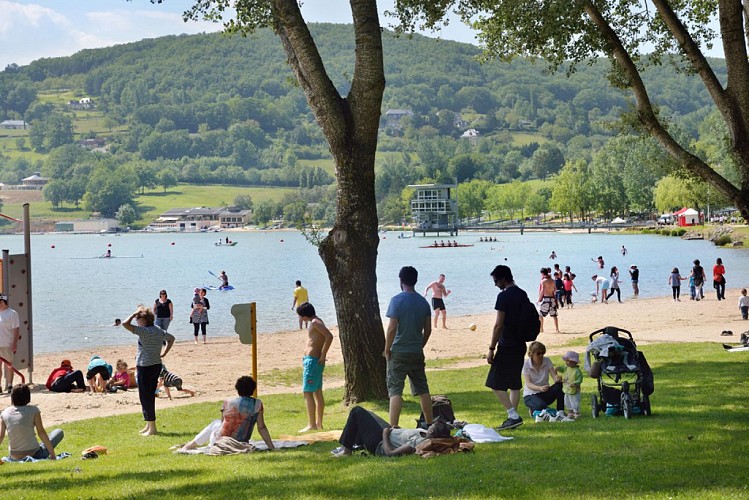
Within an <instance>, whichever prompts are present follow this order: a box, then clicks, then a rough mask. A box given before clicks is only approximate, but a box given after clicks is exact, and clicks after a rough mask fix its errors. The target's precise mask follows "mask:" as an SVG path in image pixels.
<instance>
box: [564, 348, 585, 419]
mask: <svg viewBox="0 0 749 500" xmlns="http://www.w3.org/2000/svg"><path fill="white" fill-rule="evenodd" d="M562 359H563V360H564V363H565V365H566V366H563V367H560V369H559V371H561V372H562V392H563V393H564V407H565V409H566V410H567V416H569V417H570V418H577V417H579V416H580V385H581V384H582V383H583V372H582V370H580V367H579V366H578V365H579V364H580V356H579V355H578V354H577V353H576V352H575V351H567V354H565V355H564V356H562Z"/></svg>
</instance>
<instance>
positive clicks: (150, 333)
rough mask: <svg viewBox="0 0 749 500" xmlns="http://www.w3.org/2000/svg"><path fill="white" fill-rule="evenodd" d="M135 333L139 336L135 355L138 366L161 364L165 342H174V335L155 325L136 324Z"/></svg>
mask: <svg viewBox="0 0 749 500" xmlns="http://www.w3.org/2000/svg"><path fill="white" fill-rule="evenodd" d="M133 333H134V334H135V335H137V336H138V352H137V354H136V355H135V364H136V365H137V366H153V365H160V364H161V347H162V346H163V345H164V342H170V341H171V342H174V335H172V334H171V333H167V332H165V331H164V330H162V329H161V328H159V327H158V326H155V325H153V326H136V327H135V329H134V330H133Z"/></svg>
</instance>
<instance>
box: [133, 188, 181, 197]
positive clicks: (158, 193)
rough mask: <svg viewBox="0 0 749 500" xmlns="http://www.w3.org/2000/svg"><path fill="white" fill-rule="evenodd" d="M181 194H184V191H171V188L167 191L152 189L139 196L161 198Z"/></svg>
mask: <svg viewBox="0 0 749 500" xmlns="http://www.w3.org/2000/svg"><path fill="white" fill-rule="evenodd" d="M181 194H182V191H170V190H167V191H166V192H164V191H150V192H147V193H143V194H139V195H138V196H142V197H156V198H159V197H164V196H180V195H181Z"/></svg>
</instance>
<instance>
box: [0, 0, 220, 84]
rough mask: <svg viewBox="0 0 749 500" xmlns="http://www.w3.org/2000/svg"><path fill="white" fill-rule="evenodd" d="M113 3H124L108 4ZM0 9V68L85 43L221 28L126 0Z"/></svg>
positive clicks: (2, 4) (1, 1)
mask: <svg viewBox="0 0 749 500" xmlns="http://www.w3.org/2000/svg"><path fill="white" fill-rule="evenodd" d="M40 2H45V0H40ZM112 5H117V6H124V7H117V8H108V7H112ZM149 5H150V4H149ZM128 7H129V8H128ZM90 8H93V9H95V10H89V9H90ZM0 12H2V16H0V44H1V45H2V50H0V70H2V68H4V67H5V66H6V65H8V64H10V63H17V64H21V65H23V64H28V63H30V62H31V61H33V60H35V59H39V58H42V57H57V56H67V55H72V54H74V53H75V52H78V51H79V50H82V49H86V48H98V47H107V46H111V45H115V44H120V43H127V42H133V41H137V40H141V39H143V38H155V37H159V36H164V35H170V34H182V33H188V34H193V33H201V32H210V31H218V30H219V29H221V26H220V25H218V24H215V23H208V22H188V23H185V22H184V21H183V20H182V13H181V11H180V12H177V11H174V10H172V11H166V10H164V9H159V6H156V5H154V6H153V9H148V8H145V9H144V8H142V7H141V6H135V5H134V2H133V3H130V2H124V0H120V1H119V2H117V3H116V4H114V3H112V2H106V1H102V2H99V1H97V2H91V3H88V2H86V3H81V2H75V1H73V0H65V2H59V1H56V2H49V5H48V6H45V5H40V4H38V3H34V4H26V3H21V2H18V1H9V0H0Z"/></svg>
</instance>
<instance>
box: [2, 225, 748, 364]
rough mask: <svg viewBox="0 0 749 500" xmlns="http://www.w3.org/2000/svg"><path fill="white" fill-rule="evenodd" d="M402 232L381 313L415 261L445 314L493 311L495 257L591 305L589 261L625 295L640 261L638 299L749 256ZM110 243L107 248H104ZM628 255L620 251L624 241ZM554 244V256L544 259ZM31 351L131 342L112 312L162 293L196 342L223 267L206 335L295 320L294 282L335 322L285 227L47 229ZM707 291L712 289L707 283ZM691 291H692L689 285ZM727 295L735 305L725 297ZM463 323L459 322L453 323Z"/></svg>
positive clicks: (183, 332)
mask: <svg viewBox="0 0 749 500" xmlns="http://www.w3.org/2000/svg"><path fill="white" fill-rule="evenodd" d="M399 234H400V233H397V232H389V233H382V234H381V241H380V247H379V259H378V265H377V275H378V279H379V281H378V287H377V288H378V294H379V298H380V309H381V311H382V314H383V317H384V312H385V309H386V308H387V304H388V301H389V298H390V297H391V296H392V295H394V294H396V293H398V292H399V282H398V270H399V269H400V268H401V267H402V266H404V265H412V266H414V267H416V269H417V270H418V271H419V282H418V283H417V290H419V291H423V290H424V288H425V287H426V286H427V285H428V284H429V283H430V282H431V281H432V280H434V279H436V278H437V277H438V275H439V274H440V273H444V274H445V275H446V277H447V279H446V281H445V285H446V286H447V288H448V289H451V290H452V294H451V295H450V296H449V297H448V299H447V300H446V305H447V311H448V326H450V317H453V318H454V317H455V316H460V315H466V314H480V313H487V312H491V311H492V308H493V306H494V300H495V297H496V294H497V289H496V288H495V287H494V285H493V283H492V280H491V278H490V276H489V273H490V272H491V270H492V269H493V268H494V266H495V265H497V264H507V265H509V266H510V267H511V268H512V270H513V274H514V275H515V278H516V282H517V284H518V285H519V286H520V287H521V288H523V289H525V290H526V291H528V292H529V295H530V296H531V297H532V298H533V297H534V295H535V293H536V291H537V289H538V288H537V287H538V281H539V273H538V270H539V269H540V268H541V267H542V266H549V267H551V266H552V265H553V263H554V262H558V263H559V264H560V265H561V266H562V267H564V266H565V265H569V266H571V267H572V271H573V272H574V273H576V274H577V279H576V280H575V284H576V286H577V288H578V293H577V294H576V295H575V296H574V297H573V299H574V300H576V301H577V302H581V301H587V300H589V295H590V292H591V291H592V290H594V289H595V286H594V284H593V282H592V280H591V279H590V277H591V276H592V275H593V274H595V273H598V272H599V270H598V268H597V266H596V264H595V263H594V262H592V261H591V258H595V257H597V256H598V255H602V256H603V257H604V260H605V262H606V269H604V270H603V274H604V275H605V276H608V274H609V270H610V267H611V266H613V265H616V266H618V267H619V270H620V275H621V278H622V280H623V283H622V292H623V293H622V296H623V299H624V300H629V299H630V297H631V287H630V284H629V274H628V273H627V269H628V268H629V266H630V265H631V264H636V265H637V266H638V267H639V268H640V296H641V297H654V296H664V295H670V293H671V291H670V287H669V286H668V282H667V280H668V275H669V273H670V271H671V269H672V268H673V267H675V266H676V267H678V268H679V270H680V271H681V272H682V274H683V275H687V274H689V270H690V268H691V266H692V260H694V259H695V258H699V259H700V260H701V261H702V264H703V266H704V267H705V269H706V272H707V273H708V274H709V273H710V270H711V269H712V265H713V264H714V262H715V259H716V258H717V257H721V258H722V259H723V262H724V264H725V266H726V269H727V274H726V279H727V283H728V286H729V287H740V286H743V284H744V282H743V278H741V277H742V276H746V277H749V253H748V252H747V251H746V250H744V249H733V248H731V249H726V248H718V247H715V246H714V245H713V244H712V243H710V242H709V241H684V240H681V239H680V238H675V237H666V236H656V235H631V234H617V233H600V234H595V233H594V234H587V233H585V234H563V233H550V232H543V233H534V232H525V234H524V235H520V234H519V233H491V236H492V237H496V238H497V240H498V241H497V242H493V243H485V242H484V243H480V242H479V237H485V236H487V234H485V233H462V234H461V235H460V236H458V237H455V238H451V239H455V240H456V241H457V242H458V243H461V244H474V246H472V247H463V248H436V249H434V248H420V246H423V245H429V244H430V243H431V242H432V241H434V238H422V237H416V238H403V239H400V238H398V235H399ZM227 236H228V237H229V238H230V239H232V240H234V241H237V242H238V244H237V245H236V246H233V247H216V246H215V245H214V243H215V242H217V241H218V239H219V238H220V237H221V238H225V237H227ZM110 245H111V246H110ZM622 245H624V246H625V247H626V248H627V250H628V255H627V256H625V257H623V256H622V255H621V253H620V249H621V246H622ZM0 249H8V250H10V252H11V254H15V253H22V252H23V237H22V236H19V235H2V236H0ZM107 249H111V250H112V255H114V256H138V257H139V256H141V255H142V256H143V258H114V259H97V258H82V257H96V256H99V255H102V254H104V253H105V252H106V251H107ZM552 250H553V251H555V252H556V254H557V256H558V259H557V260H556V261H552V260H550V259H549V258H548V257H549V255H550V254H551V252H552ZM31 251H32V279H33V310H34V344H35V346H34V350H35V352H37V353H44V352H58V351H63V350H69V349H85V348H91V349H92V350H93V349H94V348H95V347H96V346H101V345H121V344H127V343H130V342H131V341H132V339H131V338H129V336H128V335H126V332H125V330H123V329H118V328H111V327H110V326H109V325H111V324H112V322H113V321H114V318H122V319H124V318H126V317H127V316H128V315H129V314H130V313H131V312H132V311H133V310H134V309H135V306H136V305H137V304H140V303H143V304H146V305H149V306H152V305H153V302H154V300H155V299H156V297H157V296H158V292H159V290H160V289H162V288H164V289H166V290H167V292H168V293H169V298H170V299H171V300H172V301H173V302H174V316H175V319H174V322H173V323H172V326H171V327H170V328H169V331H170V332H171V333H172V334H174V335H175V336H176V337H177V339H178V340H189V339H191V338H192V325H190V324H189V323H188V314H189V311H190V302H191V299H192V295H193V288H194V287H196V286H201V285H217V284H219V281H218V280H217V279H216V278H215V277H214V276H212V275H211V274H210V273H209V271H210V272H213V273H215V274H219V273H220V272H221V271H222V270H225V271H226V273H227V274H228V276H229V280H230V283H231V284H232V285H233V286H234V287H236V290H233V291H230V292H220V291H209V292H208V298H209V299H210V302H211V310H210V312H209V321H210V324H209V326H208V338H209V341H210V338H211V337H212V336H219V335H221V336H224V335H235V333H234V320H233V316H231V314H230V312H229V310H230V308H231V306H232V305H233V304H236V303H243V302H250V301H254V302H256V303H257V319H258V332H260V333H272V332H277V331H280V330H289V329H292V328H296V327H297V318H296V314H295V313H294V311H292V310H291V304H292V301H293V297H292V291H293V289H294V282H295V281H296V280H301V281H302V284H303V285H304V286H305V288H307V289H308V290H309V295H310V302H312V304H314V306H315V308H316V309H317V313H318V316H320V317H321V318H322V319H323V320H325V321H326V322H327V323H328V324H329V325H334V324H336V323H337V320H336V318H335V312H334V308H333V299H332V295H331V292H330V285H329V283H328V279H327V273H326V271H325V268H324V266H323V263H322V261H321V259H320V257H319V256H318V254H317V249H316V248H315V247H314V246H312V245H311V244H309V243H308V242H307V241H306V240H305V239H304V238H303V237H302V235H301V234H299V233H297V232H291V231H246V232H221V233H194V234H187V233H185V234H176V233H159V234H147V233H127V234H123V235H121V236H115V235H109V234H107V235H80V234H75V235H74V234H43V235H33V236H32V238H31ZM707 289H708V290H709V291H710V292H712V289H711V288H710V287H709V286H708V287H707ZM687 293H688V291H687ZM729 300H734V298H733V297H730V296H729ZM452 325H453V326H454V327H462V326H465V325H456V324H455V323H454V322H453V323H452Z"/></svg>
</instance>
